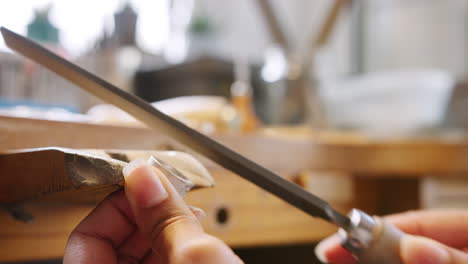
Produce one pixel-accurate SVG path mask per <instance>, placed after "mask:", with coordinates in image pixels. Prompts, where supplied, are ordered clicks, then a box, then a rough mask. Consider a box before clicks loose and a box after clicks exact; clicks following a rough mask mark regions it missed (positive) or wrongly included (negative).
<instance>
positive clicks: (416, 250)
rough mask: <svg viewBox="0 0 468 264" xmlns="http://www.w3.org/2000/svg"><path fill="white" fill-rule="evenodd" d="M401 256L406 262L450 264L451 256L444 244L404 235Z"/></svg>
mask: <svg viewBox="0 0 468 264" xmlns="http://www.w3.org/2000/svg"><path fill="white" fill-rule="evenodd" d="M401 256H402V258H403V260H404V261H405V263H413V264H423V263H424V264H448V263H449V261H450V256H449V253H448V252H447V250H446V249H445V248H444V247H443V245H441V244H439V243H437V242H436V241H433V240H430V239H427V238H424V237H416V236H410V235H407V236H404V237H403V238H402V240H401Z"/></svg>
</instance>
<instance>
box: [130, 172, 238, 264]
mask: <svg viewBox="0 0 468 264" xmlns="http://www.w3.org/2000/svg"><path fill="white" fill-rule="evenodd" d="M127 168H131V169H124V175H125V194H126V196H127V199H128V201H129V204H130V207H131V208H132V212H133V214H134V217H135V221H136V223H137V225H138V228H139V229H140V230H141V232H142V233H143V234H144V235H145V236H146V237H147V238H148V239H150V241H151V247H152V249H153V252H154V254H153V255H154V256H155V258H156V261H155V262H156V263H169V264H179V263H184V264H185V263H188V264H190V263H239V262H238V258H237V257H234V256H235V255H234V253H232V251H231V250H230V249H229V248H228V247H227V246H226V245H225V244H224V243H222V242H221V241H220V240H218V239H216V238H214V237H212V236H209V235H207V234H205V232H204V231H203V228H202V227H201V225H200V223H199V221H198V220H197V218H196V216H195V215H194V214H193V213H192V212H191V210H190V209H189V207H188V206H187V205H186V204H185V202H184V201H183V199H182V198H181V197H180V196H179V194H178V193H177V191H176V190H175V188H174V187H173V186H172V184H171V183H170V182H169V180H168V179H167V178H166V177H165V175H164V174H163V173H162V172H161V171H159V170H158V169H156V168H154V167H152V166H149V165H142V166H138V167H135V165H132V164H129V166H128V167H127ZM229 258H231V259H234V260H235V262H230V261H228V259H229Z"/></svg>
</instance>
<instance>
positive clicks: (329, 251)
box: [315, 234, 356, 264]
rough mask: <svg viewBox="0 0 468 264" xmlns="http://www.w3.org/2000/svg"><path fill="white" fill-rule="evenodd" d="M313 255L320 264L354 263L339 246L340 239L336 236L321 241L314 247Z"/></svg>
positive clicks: (350, 256) (347, 253)
mask: <svg viewBox="0 0 468 264" xmlns="http://www.w3.org/2000/svg"><path fill="white" fill-rule="evenodd" d="M315 255H316V256H317V258H318V259H319V260H320V261H321V262H322V263H340V264H355V263H356V259H355V258H354V257H353V255H352V254H351V253H349V252H348V251H347V250H345V249H344V248H343V247H342V246H341V239H340V237H339V236H338V235H337V234H335V235H332V236H330V237H328V238H325V239H324V240H322V241H321V242H320V243H319V244H318V245H317V246H316V247H315Z"/></svg>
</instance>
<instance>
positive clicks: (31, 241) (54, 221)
mask: <svg viewBox="0 0 468 264" xmlns="http://www.w3.org/2000/svg"><path fill="white" fill-rule="evenodd" d="M213 138H215V139H216V140H218V141H220V142H222V143H223V144H225V145H227V146H229V147H231V148H233V149H235V150H237V151H238V152H240V153H242V154H244V155H246V156H247V157H250V158H251V159H253V160H255V161H257V162H258V163H260V164H262V165H264V166H265V167H267V168H269V169H272V170H273V171H275V172H277V173H279V174H281V175H283V176H285V177H288V178H292V179H294V180H295V181H297V182H299V183H301V184H303V185H304V187H306V188H308V187H310V186H312V187H313V185H314V184H315V182H313V181H312V180H310V179H308V175H309V174H307V173H301V172H304V171H312V172H327V173H329V172H336V173H341V174H344V175H348V176H349V175H352V176H355V177H354V179H353V185H352V186H353V188H352V192H353V193H354V194H359V195H355V196H353V198H352V199H348V200H346V199H344V200H343V199H341V200H340V199H338V200H336V201H333V199H332V203H334V205H335V206H336V207H337V208H338V209H339V210H341V211H343V212H346V211H348V210H349V209H350V208H352V207H354V206H356V207H360V208H363V209H366V210H368V212H375V213H385V212H393V211H399V210H404V209H410V208H415V207H417V206H418V201H417V190H418V187H417V186H418V185H417V178H418V177H421V176H424V175H427V174H431V175H442V176H446V175H454V174H463V173H466V172H468V143H461V142H455V143H454V142H447V141H440V140H437V141H434V140H426V141H414V140H413V141H398V142H377V141H367V140H358V141H351V142H346V141H345V140H341V139H340V140H333V139H329V140H322V139H321V140H314V139H307V140H305V139H286V138H283V137H269V136H265V135H255V134H251V135H242V136H241V135H213ZM48 146H60V147H68V148H77V149H91V148H93V149H142V150H156V149H173V148H175V149H181V147H180V146H178V145H177V144H176V143H174V142H172V141H171V140H169V139H168V138H167V137H165V136H164V135H161V134H158V133H157V131H151V130H148V129H144V128H128V127H118V126H107V125H93V124H82V123H71V122H57V121H46V120H36V119H26V118H14V117H0V151H1V150H10V149H19V148H35V147H48ZM182 149H183V148H182ZM202 162H204V163H205V165H206V166H207V167H208V168H209V170H210V172H211V173H212V174H213V175H214V177H215V179H216V182H217V186H216V188H213V189H206V190H200V191H195V192H193V193H191V194H189V195H188V197H187V201H188V203H189V204H192V205H194V206H198V207H201V208H203V209H204V210H205V211H206V212H207V215H208V217H207V218H206V219H205V221H204V226H205V227H206V229H207V231H208V232H210V233H212V234H214V235H215V236H218V237H220V238H221V239H223V240H225V241H226V242H227V243H228V244H230V245H231V246H233V247H245V246H258V245H273V244H292V243H301V242H311V241H317V240H318V239H320V238H323V237H324V236H326V235H328V234H330V233H331V232H334V231H335V230H336V229H335V227H333V226H331V225H329V224H327V223H325V222H324V221H322V220H320V219H314V218H311V217H309V216H307V215H305V214H304V213H302V212H300V211H298V210H297V209H295V208H293V207H291V206H289V205H287V204H285V203H284V202H282V201H280V200H279V199H277V198H275V197H273V196H271V195H269V194H267V193H265V192H264V191H262V190H260V189H259V188H257V187H256V186H254V185H252V184H251V183H249V182H246V181H245V180H243V179H242V178H240V177H237V176H235V175H233V174H232V173H230V172H228V171H226V170H224V169H222V168H220V167H219V166H216V165H215V164H213V163H211V162H209V161H207V160H204V159H202ZM298 175H299V176H298ZM0 177H1V175H0ZM32 177H33V176H32ZM347 178H350V177H347ZM345 180H346V177H345V178H344V179H343V181H345ZM348 180H349V179H348ZM333 184H334V185H333ZM333 184H332V185H329V186H327V188H328V189H327V190H326V191H328V192H330V193H333V192H335V191H336V190H341V189H340V188H339V187H340V186H339V185H340V184H341V183H340V182H339V181H338V182H336V181H335V182H334V183H333ZM395 190H398V192H399V195H398V196H399V198H400V200H401V199H404V202H403V203H402V202H398V203H391V202H389V201H388V199H387V197H388V195H389V194H390V193H392V192H394V191H395ZM330 197H334V196H333V195H331V196H330ZM324 198H325V197H324ZM93 206H94V204H57V203H55V204H44V203H39V204H38V203H35V204H28V205H26V208H27V209H28V210H29V211H30V212H32V213H33V215H34V216H35V220H34V221H33V222H32V223H21V222H18V221H15V220H13V219H12V218H11V217H10V216H9V215H7V214H6V213H4V212H0V225H1V226H2V228H1V229H0V262H2V261H12V260H28V259H29V260H31V259H46V258H59V257H60V256H61V255H62V253H63V247H64V245H65V241H66V238H67V236H68V234H69V233H70V231H71V230H72V229H73V227H74V226H75V225H76V224H77V223H78V222H79V221H80V220H81V219H82V218H83V217H84V216H85V215H86V214H87V213H88V212H89V211H90V210H91V209H92V208H93ZM223 211H224V212H225V211H227V213H228V219H227V221H226V222H224V221H223V219H221V218H223V217H219V214H220V213H221V212H223Z"/></svg>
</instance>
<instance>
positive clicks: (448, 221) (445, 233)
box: [385, 209, 468, 248]
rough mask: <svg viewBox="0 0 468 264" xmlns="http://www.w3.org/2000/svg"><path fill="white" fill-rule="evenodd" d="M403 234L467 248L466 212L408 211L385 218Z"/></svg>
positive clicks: (467, 215)
mask: <svg viewBox="0 0 468 264" xmlns="http://www.w3.org/2000/svg"><path fill="white" fill-rule="evenodd" d="M385 219H387V220H388V221H390V222H391V223H392V224H394V225H395V226H397V227H398V228H400V229H401V230H402V231H403V232H405V233H408V234H412V235H418V236H424V237H428V238H431V239H434V240H437V241H439V242H440V243H442V244H445V245H447V246H450V247H454V248H465V247H466V246H468V211H466V210H446V209H445V210H427V211H410V212H405V213H401V214H396V215H391V216H387V217H385Z"/></svg>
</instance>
